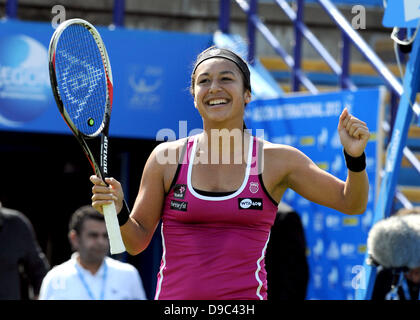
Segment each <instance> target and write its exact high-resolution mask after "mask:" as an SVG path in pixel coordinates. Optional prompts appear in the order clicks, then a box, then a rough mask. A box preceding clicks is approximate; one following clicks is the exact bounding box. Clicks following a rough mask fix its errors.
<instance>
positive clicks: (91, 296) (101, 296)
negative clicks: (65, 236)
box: [76, 260, 108, 300]
mask: <svg viewBox="0 0 420 320" xmlns="http://www.w3.org/2000/svg"><path fill="white" fill-rule="evenodd" d="M79 268H80V267H79V266H78V265H77V262H76V270H77V275H78V276H79V279H80V281H81V282H82V284H83V286H84V287H85V289H86V291H87V293H88V295H89V297H90V299H91V300H96V299H95V297H94V296H93V293H92V290H90V288H89V285H88V284H87V282H86V280H85V277H84V276H83V274H82V271H81V270H80V269H79ZM107 271H108V267H107V265H106V261H105V260H104V273H103V275H102V288H101V294H100V297H99V300H104V296H105V282H106V276H107Z"/></svg>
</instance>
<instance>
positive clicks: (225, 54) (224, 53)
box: [190, 46, 251, 95]
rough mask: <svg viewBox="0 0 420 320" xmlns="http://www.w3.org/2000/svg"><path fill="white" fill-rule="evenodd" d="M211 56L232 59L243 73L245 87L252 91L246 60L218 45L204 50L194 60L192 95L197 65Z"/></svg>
mask: <svg viewBox="0 0 420 320" xmlns="http://www.w3.org/2000/svg"><path fill="white" fill-rule="evenodd" d="M211 58H223V59H227V60H230V61H232V62H233V63H235V64H236V66H237V67H238V69H239V70H240V71H241V74H242V81H243V84H244V88H245V89H247V90H249V91H251V73H250V71H249V68H248V65H247V63H246V62H245V60H244V59H242V58H241V57H240V56H239V55H237V54H236V53H235V52H233V51H231V50H228V49H223V48H217V47H216V46H212V47H210V48H207V49H206V50H204V51H203V52H201V53H200V54H199V55H198V56H197V59H196V60H195V62H194V68H193V72H192V73H191V87H190V92H191V94H192V95H194V84H195V83H194V75H195V71H196V69H197V67H198V66H199V65H200V64H201V63H202V62H203V61H205V60H208V59H211Z"/></svg>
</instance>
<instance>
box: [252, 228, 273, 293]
mask: <svg viewBox="0 0 420 320" xmlns="http://www.w3.org/2000/svg"><path fill="white" fill-rule="evenodd" d="M270 235H271V231H270V233H269V234H268V237H267V241H266V242H265V246H264V248H263V249H262V252H261V257H260V258H259V259H258V261H257V270H256V271H255V279H257V281H258V283H259V285H258V288H257V292H256V294H257V297H258V298H260V300H264V298H263V297H262V295H261V294H260V291H261V287H262V285H263V283H262V281H261V279H260V277H259V275H258V274H259V273H260V271H261V261H262V260H263V259H264V256H265V250H266V249H267V245H268V241H269V240H270Z"/></svg>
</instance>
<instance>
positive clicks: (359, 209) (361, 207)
mask: <svg viewBox="0 0 420 320" xmlns="http://www.w3.org/2000/svg"><path fill="white" fill-rule="evenodd" d="M366 208H367V202H366V203H358V204H357V205H353V206H350V207H348V208H346V209H345V210H343V213H345V214H348V215H351V216H356V215H361V214H363V213H365V211H366Z"/></svg>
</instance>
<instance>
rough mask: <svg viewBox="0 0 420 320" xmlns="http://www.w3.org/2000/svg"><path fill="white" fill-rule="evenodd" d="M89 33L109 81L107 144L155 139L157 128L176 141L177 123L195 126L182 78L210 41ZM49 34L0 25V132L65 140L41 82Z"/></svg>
mask: <svg viewBox="0 0 420 320" xmlns="http://www.w3.org/2000/svg"><path fill="white" fill-rule="evenodd" d="M97 29H98V31H99V32H100V34H101V36H102V38H103V40H104V42H105V45H106V47H107V51H108V55H109V57H110V61H111V68H112V73H113V79H114V104H113V111H112V117H111V124H110V136H111V137H112V136H115V137H130V138H149V139H155V138H156V135H157V133H158V132H159V130H161V129H166V130H164V131H163V133H164V134H165V133H167V132H168V130H171V131H173V132H175V133H176V136H177V137H178V136H180V134H179V133H178V132H179V123H178V121H187V124H188V128H187V130H188V132H189V131H190V130H192V129H195V128H201V127H202V122H201V118H200V116H199V114H198V112H197V111H196V110H195V109H194V105H193V101H192V98H191V96H190V93H189V90H188V89H189V83H190V72H191V71H192V65H193V62H194V59H195V57H196V56H197V54H198V53H199V52H200V51H202V50H203V49H205V48H207V47H209V46H210V45H212V41H213V40H212V38H213V35H211V34H208V35H207V34H191V33H188V34H187V33H178V32H162V31H140V30H130V29H121V28H116V29H114V30H110V29H109V28H107V27H98V28H97ZM53 32H54V29H53V28H52V26H51V25H50V24H48V23H34V22H21V21H7V20H3V21H0V130H8V131H26V132H46V133H65V134H69V133H70V130H69V129H68V128H67V126H66V125H65V124H64V121H63V120H62V119H61V116H60V114H59V112H58V109H57V107H56V104H55V101H54V98H53V95H52V91H51V87H50V83H49V75H48V59H47V51H48V45H49V42H50V38H51V36H52V34H53ZM184 124H185V122H184ZM183 130H185V128H184V129H183Z"/></svg>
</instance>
